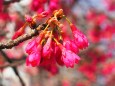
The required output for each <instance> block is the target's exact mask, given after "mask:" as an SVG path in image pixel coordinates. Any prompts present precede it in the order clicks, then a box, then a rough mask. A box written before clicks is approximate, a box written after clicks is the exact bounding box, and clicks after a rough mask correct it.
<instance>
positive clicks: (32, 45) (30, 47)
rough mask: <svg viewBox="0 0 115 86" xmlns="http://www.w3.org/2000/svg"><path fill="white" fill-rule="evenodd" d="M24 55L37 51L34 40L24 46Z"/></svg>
mask: <svg viewBox="0 0 115 86" xmlns="http://www.w3.org/2000/svg"><path fill="white" fill-rule="evenodd" d="M25 50H26V53H28V54H30V53H31V52H33V51H36V50H37V43H36V41H35V40H33V41H31V42H29V43H28V45H27V46H26V49H25Z"/></svg>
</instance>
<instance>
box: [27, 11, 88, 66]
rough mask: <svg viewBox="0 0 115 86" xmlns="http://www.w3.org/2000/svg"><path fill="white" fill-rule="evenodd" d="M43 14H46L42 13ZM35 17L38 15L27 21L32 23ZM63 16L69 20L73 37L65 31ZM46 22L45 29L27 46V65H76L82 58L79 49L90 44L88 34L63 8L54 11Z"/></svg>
mask: <svg viewBox="0 0 115 86" xmlns="http://www.w3.org/2000/svg"><path fill="white" fill-rule="evenodd" d="M42 15H45V14H44V13H42ZM34 18H36V17H32V18H27V21H28V22H29V23H31V22H32V21H33V20H34ZM62 18H64V19H65V20H67V22H68V24H69V25H70V28H71V31H72V38H70V37H68V36H67V35H66V32H64V30H63V27H64V25H63V24H62V23H61V22H60V21H59V20H60V19H62ZM45 24H46V26H45V29H44V30H41V31H40V34H39V36H37V37H36V38H34V39H33V40H32V41H31V42H29V43H28V45H27V46H26V53H28V54H29V56H28V57H27V59H26V64H27V66H33V67H35V66H40V65H49V64H50V65H55V64H56V63H58V64H59V65H61V66H62V65H65V66H66V67H74V64H75V63H78V61H79V60H80V57H79V56H78V55H77V54H76V53H78V52H79V49H84V48H86V47H87V46H88V40H87V38H86V36H85V35H84V34H83V33H82V32H81V31H79V30H78V29H77V28H76V26H75V25H74V24H72V23H71V22H70V21H69V20H68V19H67V18H66V16H65V15H64V14H63V10H62V9H60V10H56V11H54V12H53V15H52V16H51V17H50V18H49V19H48V20H47V21H46V22H45ZM52 63H53V64H52Z"/></svg>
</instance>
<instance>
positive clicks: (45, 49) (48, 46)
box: [42, 37, 53, 58]
mask: <svg viewBox="0 0 115 86" xmlns="http://www.w3.org/2000/svg"><path fill="white" fill-rule="evenodd" d="M51 44H52V37H49V38H48V40H47V42H46V44H45V45H44V46H43V51H42V56H43V57H44V58H50V57H51V54H52V51H53V49H52V47H51Z"/></svg>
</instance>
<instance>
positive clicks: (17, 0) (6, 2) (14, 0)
mask: <svg viewBox="0 0 115 86" xmlns="http://www.w3.org/2000/svg"><path fill="white" fill-rule="evenodd" d="M20 1H21V0H4V1H3V4H4V5H9V4H11V3H14V2H20Z"/></svg>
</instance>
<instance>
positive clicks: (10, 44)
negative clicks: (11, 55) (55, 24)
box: [0, 24, 45, 50]
mask: <svg viewBox="0 0 115 86" xmlns="http://www.w3.org/2000/svg"><path fill="white" fill-rule="evenodd" d="M44 26H45V25H44V24H42V25H39V26H38V27H37V28H36V29H33V31H32V32H31V33H28V34H24V35H22V36H20V37H18V38H17V39H14V40H10V41H8V42H6V43H0V50H1V49H5V48H6V49H10V48H12V47H14V46H17V45H18V44H19V43H22V42H24V41H26V40H28V39H31V38H32V37H33V36H36V35H38V34H39V33H38V32H39V30H42V29H44Z"/></svg>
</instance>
